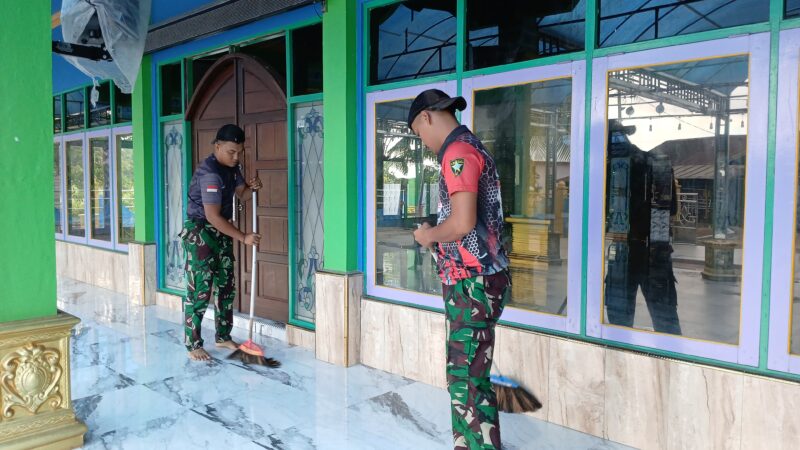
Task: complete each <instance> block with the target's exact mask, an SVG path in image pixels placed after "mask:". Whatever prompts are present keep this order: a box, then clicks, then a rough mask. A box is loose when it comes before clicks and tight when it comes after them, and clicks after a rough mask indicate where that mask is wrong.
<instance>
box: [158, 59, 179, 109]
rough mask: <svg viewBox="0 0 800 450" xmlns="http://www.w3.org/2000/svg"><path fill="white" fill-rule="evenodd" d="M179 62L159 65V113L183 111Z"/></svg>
mask: <svg viewBox="0 0 800 450" xmlns="http://www.w3.org/2000/svg"><path fill="white" fill-rule="evenodd" d="M182 89H183V84H182V82H181V64H180V63H175V64H168V65H166V66H161V115H162V116H171V115H173V114H181V113H182V112H183V97H182V96H181V90H182Z"/></svg>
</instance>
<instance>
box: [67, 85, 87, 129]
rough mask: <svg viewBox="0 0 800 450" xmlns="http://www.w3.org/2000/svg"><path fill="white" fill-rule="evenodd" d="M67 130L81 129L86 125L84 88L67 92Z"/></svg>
mask: <svg viewBox="0 0 800 450" xmlns="http://www.w3.org/2000/svg"><path fill="white" fill-rule="evenodd" d="M65 97H66V102H67V131H73V130H80V129H82V128H83V127H84V123H83V118H84V105H83V101H84V96H83V89H78V90H77V91H72V92H67V94H66V95H65Z"/></svg>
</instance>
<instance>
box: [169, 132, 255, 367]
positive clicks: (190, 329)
mask: <svg viewBox="0 0 800 450" xmlns="http://www.w3.org/2000/svg"><path fill="white" fill-rule="evenodd" d="M243 144H244V131H242V129H241V128H239V127H237V126H236V125H232V124H228V125H225V126H223V127H222V128H220V129H219V131H217V137H216V139H215V140H214V153H213V154H212V155H211V156H209V157H208V158H206V160H205V161H203V162H202V163H201V164H200V165H199V166H198V167H197V170H196V171H195V173H194V176H192V182H191V184H190V185H189V203H188V205H187V208H186V215H187V216H188V217H187V220H186V223H185V224H184V229H183V231H181V238H182V239H183V248H184V250H186V281H187V286H186V298H185V299H184V301H183V311H184V332H185V343H186V349H187V350H188V351H189V358H191V359H193V360H195V361H207V360H209V359H211V357H210V356H209V355H208V353H207V352H206V351H205V350H204V349H203V339H202V336H201V330H202V326H201V325H202V322H203V315H204V314H205V312H206V308H207V307H208V302H209V300H210V299H211V295H212V292H213V286H214V285H216V286H217V303H216V308H215V314H214V319H215V325H216V336H215V342H216V345H217V346H218V347H227V348H230V349H231V350H236V348H237V344H236V343H235V342H234V341H233V339H231V329H232V328H233V300H234V298H235V296H236V283H235V282H236V279H235V274H234V264H233V261H234V258H233V239H236V240H238V241H241V242H244V244H245V245H257V244H258V242H259V240H260V239H261V237H260V236H259V235H257V234H254V233H242V232H241V231H239V230H238V229H237V228H236V227H235V226H233V225H232V224H231V223H230V220H231V217H232V214H233V195H234V193H235V194H236V195H237V196H238V197H239V198H240V199H242V200H247V198H249V197H250V194H251V192H252V191H254V190H258V189H260V188H261V180H259V179H258V177H254V178H252V179H251V180H249V181H247V183H245V181H244V178H243V177H242V172H241V170H240V168H239V157H240V155H241V154H242V151H243V150H244V145H243Z"/></svg>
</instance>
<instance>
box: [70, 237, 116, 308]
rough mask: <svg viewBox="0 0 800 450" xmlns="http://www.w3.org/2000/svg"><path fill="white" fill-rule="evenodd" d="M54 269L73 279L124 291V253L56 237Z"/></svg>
mask: <svg viewBox="0 0 800 450" xmlns="http://www.w3.org/2000/svg"><path fill="white" fill-rule="evenodd" d="M56 273H57V274H58V275H61V276H65V277H67V278H72V279H73V280H77V281H81V282H83V283H87V284H91V285H93V286H97V287H101V288H103V289H108V290H111V291H114V292H119V293H120V294H125V295H127V294H128V289H129V288H130V287H129V283H130V279H129V272H128V255H127V254H125V253H117V252H113V251H111V250H105V249H102V248H96V247H89V246H88V245H83V244H73V243H71V242H64V241H56Z"/></svg>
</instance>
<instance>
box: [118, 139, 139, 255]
mask: <svg viewBox="0 0 800 450" xmlns="http://www.w3.org/2000/svg"><path fill="white" fill-rule="evenodd" d="M116 146H117V204H118V206H117V229H118V230H119V231H118V236H117V240H118V241H119V243H120V244H127V243H128V242H131V241H132V240H133V239H134V230H135V228H136V214H135V211H136V209H135V207H136V205H135V203H134V196H133V192H134V191H133V182H134V180H133V135H132V134H120V135H118V136H117V142H116Z"/></svg>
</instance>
